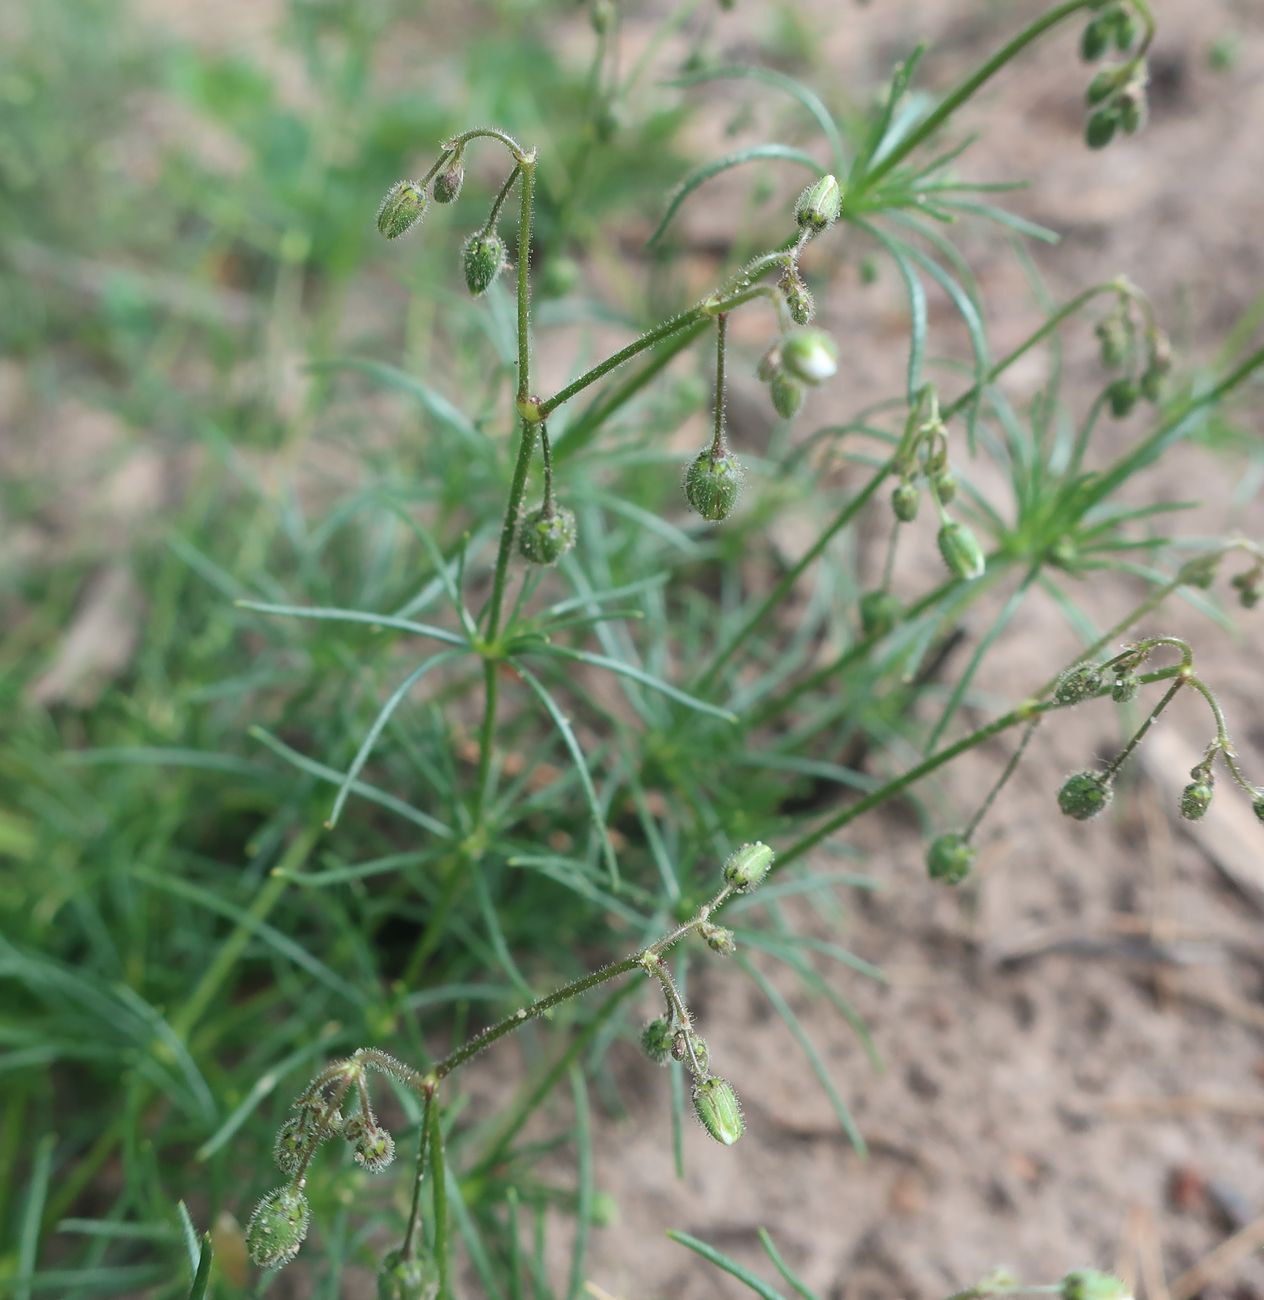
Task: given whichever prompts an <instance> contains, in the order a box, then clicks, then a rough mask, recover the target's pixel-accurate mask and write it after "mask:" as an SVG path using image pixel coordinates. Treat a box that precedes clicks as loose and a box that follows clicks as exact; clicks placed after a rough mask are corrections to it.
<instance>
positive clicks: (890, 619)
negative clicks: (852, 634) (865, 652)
mask: <svg viewBox="0 0 1264 1300" xmlns="http://www.w3.org/2000/svg"><path fill="white" fill-rule="evenodd" d="M903 614H904V606H903V605H901V604H900V602H899V600H898V599H897V598H896V597H895V596H893V595H892V594H891V593H890V592H889V591H866V592H865V594H864V595H863V596H861V598H860V630H861V632H862V633H863V634H864V635H865V636H867V637H879V636H886V634H887V633H888V632H889V631H890V630H891V629H892V628H893V627H894V626H895V625H896V624H897V623H898V622H899V621H900V619H901V617H902V616H903Z"/></svg>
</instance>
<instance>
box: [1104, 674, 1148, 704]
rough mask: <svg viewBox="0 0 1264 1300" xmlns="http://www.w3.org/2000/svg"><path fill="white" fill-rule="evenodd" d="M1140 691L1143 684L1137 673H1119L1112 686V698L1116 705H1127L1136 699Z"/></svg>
mask: <svg viewBox="0 0 1264 1300" xmlns="http://www.w3.org/2000/svg"><path fill="white" fill-rule="evenodd" d="M1140 689H1141V682H1140V681H1139V680H1138V678H1137V674H1136V673H1127V672H1126V673H1119V674H1117V676H1116V677H1115V680H1114V683H1113V684H1112V685H1111V688H1110V698H1111V699H1112V700H1114V701H1115V703H1116V704H1127V703H1128V702H1129V701H1130V700H1134V699H1136V697H1137V692H1138V691H1139V690H1140Z"/></svg>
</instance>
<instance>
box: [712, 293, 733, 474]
mask: <svg viewBox="0 0 1264 1300" xmlns="http://www.w3.org/2000/svg"><path fill="white" fill-rule="evenodd" d="M728 323H729V318H728V316H727V315H725V314H724V313H721V314H720V315H719V316H717V317H716V318H715V419H714V421H713V426H712V436H711V455H712V456H719V455H721V454H722V453H723V451H724V396H725V393H724V353H725V347H724V344H725V333H726V331H727V329H728Z"/></svg>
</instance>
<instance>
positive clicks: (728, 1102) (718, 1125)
mask: <svg viewBox="0 0 1264 1300" xmlns="http://www.w3.org/2000/svg"><path fill="white" fill-rule="evenodd" d="M693 1113H694V1114H695V1115H697V1117H698V1119H699V1121H700V1122H701V1124H702V1127H703V1128H704V1129H706V1131H707V1132H708V1133H710V1134H711V1136H712V1137H713V1138H715V1140H716V1141H717V1142H723V1143H724V1145H725V1146H726V1147H731V1146H732V1145H733V1143H734V1142H736V1141H737V1139H738V1138H740V1137H741V1136H742V1133H743V1131H744V1129H745V1127H746V1126H745V1124H743V1122H742V1107H741V1105H740V1104H739V1102H738V1100H737V1093H735V1092H734V1091H733V1085H732V1084H731V1083H729V1082H728V1080H726V1079H721V1078H720V1077H719V1076H718V1075H712V1076H711V1077H710V1078H709V1079H703V1080H702V1081H701V1082H699V1083H696V1084H694V1089H693Z"/></svg>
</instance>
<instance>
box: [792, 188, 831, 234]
mask: <svg viewBox="0 0 1264 1300" xmlns="http://www.w3.org/2000/svg"><path fill="white" fill-rule="evenodd" d="M842 205H843V192H842V190H840V189H839V188H838V181H837V180H835V179H834V177H833V176H822V177H821V179H820V180H818V181H813V182H812V184H811V185H809V186H808V187H807V189H805V190H804V191H803V193H802V194H800V195H799V201H798V203H796V204H795V207H794V219H795V220H796V221H797V222H798V223H799V225H800V226H801V227H805V228H806V229H808V230H811V231H813V232H815V233H817V234H819V233H820V232H821V231H822V230H825V229H826V228H827V227H829V226H832V225H833V224H834V222H835V221H837V220H838V214H839V212H840V211H841V210H842Z"/></svg>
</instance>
